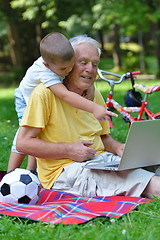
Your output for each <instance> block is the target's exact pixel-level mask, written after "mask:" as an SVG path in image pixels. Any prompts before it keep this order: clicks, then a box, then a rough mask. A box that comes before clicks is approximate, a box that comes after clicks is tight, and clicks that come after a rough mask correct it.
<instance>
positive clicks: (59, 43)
mask: <svg viewBox="0 0 160 240" xmlns="http://www.w3.org/2000/svg"><path fill="white" fill-rule="evenodd" d="M40 52H41V56H42V58H43V59H44V60H45V61H46V62H47V63H52V64H56V61H64V62H66V61H70V60H71V59H72V58H73V56H74V50H73V48H72V45H71V43H70V42H69V40H68V39H67V38H66V37H65V36H64V35H63V34H61V33H58V32H52V33H49V34H48V35H46V36H45V37H44V38H43V39H42V40H41V42H40Z"/></svg>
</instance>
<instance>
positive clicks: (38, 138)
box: [17, 36, 160, 197]
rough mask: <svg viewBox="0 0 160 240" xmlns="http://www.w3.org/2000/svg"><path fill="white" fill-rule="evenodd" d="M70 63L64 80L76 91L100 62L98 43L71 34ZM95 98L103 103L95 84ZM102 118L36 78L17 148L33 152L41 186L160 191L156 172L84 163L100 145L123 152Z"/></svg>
mask: <svg viewBox="0 0 160 240" xmlns="http://www.w3.org/2000/svg"><path fill="white" fill-rule="evenodd" d="M71 44H72V46H73V48H74V50H75V65H74V68H73V70H72V72H71V73H70V74H69V75H68V77H67V78H66V79H65V81H64V84H65V86H66V87H67V88H68V89H69V90H71V91H73V92H76V93H78V94H80V95H82V96H83V95H84V93H85V91H86V90H87V89H88V88H89V87H90V86H91V85H92V84H93V83H94V81H95V78H96V74H97V67H98V63H99V56H100V50H99V47H98V43H97V42H96V41H95V40H94V39H92V38H88V37H82V36H79V37H76V38H74V39H72V40H71ZM94 101H95V102H96V103H98V104H100V105H102V106H105V103H104V100H103V98H102V96H101V94H100V93H99V91H98V90H97V89H95V98H94ZM109 133H110V131H109V125H108V122H107V121H102V122H99V121H98V120H96V119H95V118H94V116H93V115H92V114H91V113H88V112H85V111H82V110H79V109H76V108H73V107H72V106H70V105H69V104H67V103H66V102H64V101H63V100H61V99H59V98H58V97H56V96H55V95H54V94H53V93H52V92H51V91H50V89H48V88H46V87H45V86H44V85H43V84H40V85H39V86H38V87H37V88H36V89H35V90H34V91H33V93H32V95H31V97H30V100H29V103H28V106H27V109H26V111H25V114H24V116H23V119H22V122H21V128H20V131H19V135H18V139H17V149H18V151H20V152H24V153H25V154H29V155H32V156H35V157H36V158H37V166H38V176H39V179H40V181H41V183H42V185H43V187H45V188H49V189H50V188H52V189H55V190H61V191H65V192H70V193H74V194H77V195H81V196H96V195H101V196H107V195H129V196H140V195H141V194H144V195H145V196H147V197H150V196H152V195H156V196H160V187H159V186H160V185H159V184H160V177H158V176H155V174H154V173H152V172H149V171H146V170H144V169H135V170H126V171H121V172H114V171H103V170H90V169H85V168H83V166H84V164H85V161H86V160H89V159H91V158H92V157H93V156H94V155H97V154H100V153H102V152H104V151H108V152H111V153H113V154H115V155H119V156H121V155H122V152H123V149H124V144H122V143H119V142H117V141H116V140H114V139H113V138H112V137H111V136H110V135H109Z"/></svg>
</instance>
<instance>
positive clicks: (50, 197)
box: [0, 172, 150, 224]
mask: <svg viewBox="0 0 160 240" xmlns="http://www.w3.org/2000/svg"><path fill="white" fill-rule="evenodd" d="M4 174H5V173H4V172H0V179H1V177H2V175H4ZM39 197H40V198H39V201H38V203H37V204H36V205H27V204H13V203H4V202H0V215H8V216H14V217H20V218H27V219H31V220H34V221H42V222H48V223H52V224H58V223H63V224H75V223H76V224H81V223H84V222H88V221H90V220H91V219H94V218H96V217H114V218H120V217H122V216H123V215H124V214H127V213H128V212H130V211H132V210H134V209H136V208H137V207H138V206H139V205H140V204H143V203H147V202H150V199H146V198H141V197H127V196H109V197H102V196H95V197H81V196H78V195H73V194H69V193H65V192H60V191H54V190H49V189H44V188H42V189H41V191H40V195H39Z"/></svg>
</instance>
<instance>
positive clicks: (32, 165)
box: [27, 156, 37, 170]
mask: <svg viewBox="0 0 160 240" xmlns="http://www.w3.org/2000/svg"><path fill="white" fill-rule="evenodd" d="M36 168H37V161H36V158H35V157H33V156H28V165H27V169H28V170H31V169H32V170H35V169H36Z"/></svg>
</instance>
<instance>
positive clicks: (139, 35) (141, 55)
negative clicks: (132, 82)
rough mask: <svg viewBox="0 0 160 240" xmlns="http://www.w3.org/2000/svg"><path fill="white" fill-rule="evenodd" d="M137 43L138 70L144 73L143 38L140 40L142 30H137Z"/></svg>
mask: <svg viewBox="0 0 160 240" xmlns="http://www.w3.org/2000/svg"><path fill="white" fill-rule="evenodd" d="M138 42H139V45H140V53H139V56H140V69H141V72H142V73H144V72H145V63H144V47H143V38H142V30H141V29H139V31H138Z"/></svg>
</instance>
